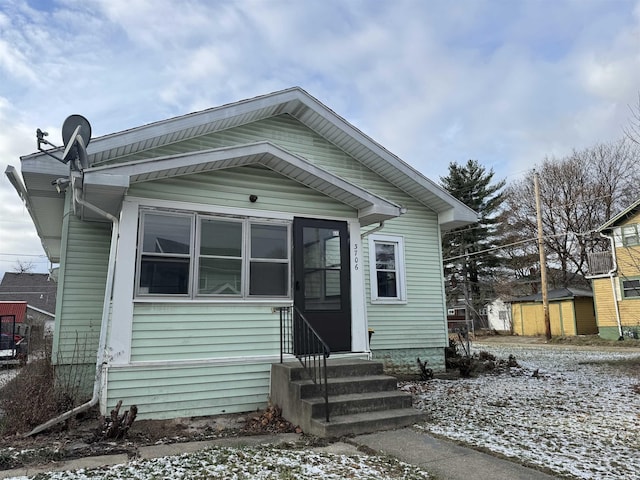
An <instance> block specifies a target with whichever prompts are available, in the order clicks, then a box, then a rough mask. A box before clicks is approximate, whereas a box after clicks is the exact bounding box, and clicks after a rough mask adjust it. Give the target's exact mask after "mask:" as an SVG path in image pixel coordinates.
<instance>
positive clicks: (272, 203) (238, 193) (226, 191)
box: [129, 167, 357, 217]
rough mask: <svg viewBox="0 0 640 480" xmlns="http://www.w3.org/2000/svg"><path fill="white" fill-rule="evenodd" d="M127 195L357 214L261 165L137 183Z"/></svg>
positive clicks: (329, 213) (334, 214)
mask: <svg viewBox="0 0 640 480" xmlns="http://www.w3.org/2000/svg"><path fill="white" fill-rule="evenodd" d="M129 195H132V196H136V197H145V198H155V199H161V200H169V201H175V202H193V203H200V204H205V205H220V206H223V207H230V208H231V207H236V208H252V209H259V210H265V211H276V212H288V213H297V214H306V215H327V216H333V217H356V216H357V212H356V211H355V209H353V208H351V207H349V206H347V205H345V204H343V203H340V202H338V201H336V200H333V199H332V198H329V197H327V196H325V195H323V194H321V193H319V192H317V191H315V190H312V189H310V188H308V187H305V186H304V185H301V184H299V183H298V182H295V181H293V180H290V179H288V178H286V177H283V176H282V175H280V174H278V173H276V172H274V171H272V170H269V169H267V168H261V167H240V168H232V169H228V170H221V171H217V172H212V173H198V174H193V175H184V176H181V177H175V178H171V179H166V180H157V181H153V182H144V183H139V184H135V185H133V186H132V187H131V188H130V189H129ZM250 195H256V196H257V197H258V200H257V201H256V202H255V203H251V202H250V201H249V196H250ZM176 207H179V205H176Z"/></svg>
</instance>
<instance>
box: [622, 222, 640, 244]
mask: <svg viewBox="0 0 640 480" xmlns="http://www.w3.org/2000/svg"><path fill="white" fill-rule="evenodd" d="M622 244H623V245H624V246H625V247H631V246H634V245H640V235H639V234H638V225H635V224H634V225H625V226H624V227H622Z"/></svg>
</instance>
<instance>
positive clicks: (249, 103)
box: [87, 87, 302, 155]
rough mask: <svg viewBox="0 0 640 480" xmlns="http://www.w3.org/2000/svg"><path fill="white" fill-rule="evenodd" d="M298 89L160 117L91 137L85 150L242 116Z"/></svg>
mask: <svg viewBox="0 0 640 480" xmlns="http://www.w3.org/2000/svg"><path fill="white" fill-rule="evenodd" d="M299 91H302V90H301V89H300V88H299V87H294V88H290V89H287V90H282V91H280V92H275V93H270V94H267V95H262V96H259V97H254V98H249V99H246V100H241V101H239V102H235V103H229V104H225V105H221V106H218V107H213V108H209V109H206V110H202V111H199V112H193V113H188V114H186V115H181V116H179V117H173V118H168V119H165V120H160V121H158V122H153V123H150V124H147V125H142V126H140V127H135V128H132V129H129V130H124V131H122V132H117V133H113V134H110V135H106V136H104V137H100V138H96V139H92V142H91V144H90V145H89V147H88V148H87V150H88V152H87V153H88V154H89V155H91V154H92V153H96V152H99V151H104V150H109V149H113V148H119V147H123V146H126V145H130V144H133V143H137V142H144V141H146V140H149V139H151V138H157V137H162V136H165V135H171V134H174V133H176V132H180V131H182V130H187V129H190V128H196V127H200V126H202V125H206V124H208V123H215V122H218V121H220V120H227V119H231V118H233V117H241V116H243V115H247V114H250V113H252V112H255V111H258V110H261V109H264V108H273V107H277V106H278V105H282V106H284V105H286V104H287V103H288V102H291V101H295V100H298V99H299V93H298V92H299ZM280 113H290V112H289V111H288V109H287V108H283V109H282V112H280ZM234 126H235V124H234Z"/></svg>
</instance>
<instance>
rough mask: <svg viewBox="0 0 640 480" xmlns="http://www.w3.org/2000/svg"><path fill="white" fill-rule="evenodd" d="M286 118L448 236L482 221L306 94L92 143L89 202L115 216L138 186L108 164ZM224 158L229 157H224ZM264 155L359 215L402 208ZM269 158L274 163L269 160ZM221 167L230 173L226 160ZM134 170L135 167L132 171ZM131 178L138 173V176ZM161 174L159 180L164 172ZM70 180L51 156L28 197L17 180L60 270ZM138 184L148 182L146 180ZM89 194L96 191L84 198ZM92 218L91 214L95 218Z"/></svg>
mask: <svg viewBox="0 0 640 480" xmlns="http://www.w3.org/2000/svg"><path fill="white" fill-rule="evenodd" d="M282 114H288V115H290V116H292V117H294V118H296V119H297V120H298V121H300V122H301V123H302V124H304V125H306V126H307V127H308V128H310V129H311V130H313V131H314V132H316V133H317V134H319V135H321V136H322V137H324V138H325V139H327V140H328V141H329V142H331V143H333V144H334V145H336V146H337V147H338V148H340V149H341V150H343V151H344V152H346V153H347V154H349V155H350V156H352V157H353V158H355V159H356V160H357V161H359V162H361V163H362V164H363V165H365V166H366V167H367V168H369V169H371V170H372V171H374V172H376V173H377V174H378V175H380V176H381V177H383V178H385V179H386V180H387V181H389V182H390V183H392V184H393V185H395V186H396V187H397V188H399V189H401V190H403V191H405V192H406V193H407V194H408V195H410V196H412V197H413V198H415V199H416V200H418V201H419V202H421V203H422V204H423V205H425V206H426V207H428V208H430V209H432V210H433V211H435V212H436V213H437V214H438V219H439V224H440V228H441V229H442V230H449V229H452V228H457V227H461V226H464V225H467V224H469V223H474V222H476V221H477V214H476V213H475V212H474V211H473V210H471V209H469V208H468V207H467V206H466V205H464V204H463V203H462V202H460V201H458V200H457V199H455V198H454V197H453V196H451V195H450V194H449V193H448V192H446V191H445V190H444V189H442V188H441V187H439V186H438V185H437V184H435V183H434V182H433V181H431V180H429V179H428V178H426V177H425V176H424V175H422V174H421V173H420V172H418V171H417V170H415V169H414V168H412V167H411V166H410V165H408V164H407V163H405V162H404V161H402V160H401V159H400V158H398V157H397V156H395V155H393V154H392V153H391V152H389V151H388V150H386V149H385V148H384V147H382V146H381V145H380V144H378V143H377V142H375V141H374V140H373V139H371V138H370V137H368V136H367V135H365V134H364V133H362V132H361V131H360V130H358V129H357V128H356V127H354V126H353V125H351V124H350V123H349V122H347V121H346V120H345V119H343V118H342V117H340V116H339V115H337V114H336V113H335V112H333V111H332V110H331V109H329V108H328V107H326V106H325V105H323V104H322V103H321V102H319V101H318V100H317V99H315V98H314V97H312V96H311V95H309V94H308V93H307V92H305V91H304V90H302V89H301V88H299V87H293V88H289V89H286V90H282V91H278V92H274V93H270V94H267V95H263V96H259V97H255V98H251V99H248V100H243V101H240V102H236V103H231V104H227V105H223V106H220V107H215V108H210V109H207V110H203V111H200V112H195V113H191V114H188V115H183V116H179V117H175V118H170V119H167V120H162V121H160V122H155V123H151V124H148V125H143V126H140V127H136V128H133V129H130V130H125V131H122V132H118V133H113V134H110V135H105V136H103V137H99V138H95V139H92V140H91V143H90V144H89V146H88V148H87V153H88V160H89V165H90V168H89V169H88V170H86V171H85V175H84V176H85V178H84V182H82V188H83V194H86V193H87V192H89V191H90V190H91V189H93V190H94V191H95V192H101V193H102V197H103V200H104V201H105V206H106V207H109V208H113V207H114V205H115V204H117V202H118V199H119V198H121V196H122V195H123V194H124V192H126V189H127V188H128V186H129V183H128V182H129V181H135V180H132V178H131V177H130V176H129V171H126V170H125V171H124V173H123V170H122V169H119V170H118V171H120V173H123V174H122V175H121V174H114V173H113V172H115V171H116V170H115V169H117V168H118V166H116V165H112V166H111V167H107V165H106V162H108V161H109V160H110V159H113V158H118V157H122V156H125V155H132V154H135V153H137V152H142V151H145V150H149V149H152V148H157V147H161V146H163V145H168V144H172V143H175V142H179V141H183V140H187V139H189V138H194V137H197V136H201V135H205V134H208V133H212V132H217V131H221V130H225V129H228V128H232V127H236V126H240V125H244V124H248V123H252V122H256V121H259V120H262V119H265V118H269V117H272V116H276V115H282ZM264 146H265V149H266V150H268V149H271V148H273V147H275V146H273V145H269V146H267V144H266V143H265V145H264ZM245 147H247V148H248V147H250V146H248V145H247V146H245ZM275 148H279V147H275ZM219 151H220V152H223V151H224V149H220V150H219ZM203 153H204V152H203ZM208 154H210V155H215V153H214V152H213V151H210V152H208ZM262 154H264V155H267V156H268V157H270V159H269V162H270V164H269V165H268V166H269V168H274V167H275V168H279V169H280V170H279V171H280V172H281V173H283V174H285V175H287V176H290V175H288V174H287V173H284V172H288V171H291V172H292V173H291V174H292V175H294V176H290V178H294V179H296V180H298V181H301V179H302V178H303V177H305V174H306V175H307V176H308V177H309V178H308V183H304V182H301V183H304V184H305V185H309V186H310V187H312V188H316V187H314V186H313V185H316V186H317V187H318V188H316V189H317V190H319V191H323V192H324V193H325V194H327V195H330V196H333V194H337V195H339V196H340V198H342V199H347V198H350V200H349V201H347V200H341V201H345V202H346V203H347V204H349V205H352V206H354V207H355V208H358V209H359V210H360V209H361V208H362V207H361V206H357V204H362V202H363V201H364V202H365V203H366V201H367V199H368V200H369V201H373V203H372V204H371V206H370V208H371V209H372V210H374V211H375V210H379V211H383V210H389V209H393V208H395V207H397V206H396V205H394V204H392V203H391V202H389V201H386V200H384V199H382V198H381V197H377V196H376V195H374V194H372V193H371V192H367V191H365V190H363V189H362V188H360V187H357V186H355V185H353V184H350V183H349V182H346V181H345V180H344V179H340V178H339V177H337V176H335V175H332V174H330V173H329V172H327V171H326V170H322V169H321V168H319V167H317V166H315V165H313V164H311V163H310V162H308V161H306V160H304V159H302V158H300V157H299V156H296V155H293V154H291V153H290V152H286V151H284V150H282V149H279V150H278V151H277V152H274V151H270V152H267V151H265V152H262ZM250 155H253V160H251V161H252V162H253V163H261V162H262V161H263V160H260V159H259V158H258V157H260V155H261V154H260V153H255V154H250ZM178 157H179V156H175V157H173V158H174V159H176V161H177V159H178ZM190 157H191V158H193V159H194V160H195V159H196V156H195V155H193V154H190ZM264 158H265V160H264V161H265V162H266V161H267V160H266V157H264ZM238 159H239V157H238V156H237V155H236V156H234V157H232V163H234V162H235V163H241V162H240V161H239V160H238ZM156 160H157V159H156ZM165 160H167V162H165V163H167V164H169V163H170V162H169V161H168V160H169V159H168V158H167V159H165ZM139 162H140V163H141V164H142V163H144V161H139ZM202 163H207V162H201V163H200V164H201V165H202ZM217 163H218V165H222V160H221V161H220V162H217ZM262 164H265V163H262ZM212 166H214V165H213V163H208V167H212ZM129 167H132V164H130V165H129ZM147 167H148V165H147ZM183 167H184V168H185V173H188V172H187V170H186V169H187V166H186V165H184V166H183ZM208 167H207V168H208ZM312 167H313V168H312ZM216 168H219V167H216ZM129 170H132V168H130V169H129ZM170 170H171V168H169V169H165V170H164V172H168V171H170ZM294 170H295V172H294ZM154 174H159V172H155V173H154ZM68 175H69V170H68V167H67V166H66V165H63V164H62V163H59V162H56V161H55V160H53V159H51V158H50V157H48V156H46V155H45V154H43V153H36V154H32V155H27V156H25V157H22V177H23V179H24V183H25V186H26V188H24V192H23V191H21V188H20V185H18V186H16V185H15V184H16V183H18V182H17V181H16V180H12V183H14V186H16V189H17V190H18V191H19V193H20V194H21V197H23V200H24V201H25V203H26V204H27V207H28V208H29V212H30V213H31V215H32V217H33V219H34V223H35V224H36V228H37V229H38V233H39V235H40V237H41V239H42V241H43V245H44V247H45V251H46V252H47V254H48V255H49V257H50V258H51V259H52V261H54V262H57V261H58V257H59V237H60V232H61V226H60V225H58V224H56V223H55V222H59V221H60V219H61V218H62V211H63V205H64V198H63V196H62V195H58V194H57V193H56V190H55V188H54V187H52V185H51V182H52V181H54V180H55V179H56V178H59V177H65V176H68ZM10 178H11V177H10ZM138 178H139V179H140V178H141V177H138ZM332 182H335V183H336V184H339V187H338V188H336V189H333V190H332V188H331V186H330V183H332ZM354 187H355V188H354ZM85 188H86V189H88V190H86V191H84V189H85ZM25 192H26V194H25ZM374 200H375V201H374ZM374 204H376V205H374ZM365 208H369V207H365ZM86 213H87V214H89V212H86ZM387 213H389V212H387ZM384 216H385V215H378V216H377V217H376V215H372V216H370V217H369V219H364V221H365V222H366V221H370V220H373V221H376V220H375V218H380V219H382V218H383V217H384ZM387 218H390V217H389V216H387ZM361 220H362V217H361Z"/></svg>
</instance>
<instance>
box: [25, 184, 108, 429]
mask: <svg viewBox="0 0 640 480" xmlns="http://www.w3.org/2000/svg"><path fill="white" fill-rule="evenodd" d="M76 178H77V177H72V179H71V188H72V191H73V202H74V203H78V204H80V205H82V206H83V207H86V208H88V209H90V210H92V211H94V212H96V213H97V214H98V215H101V216H103V217H104V218H106V219H108V220H110V221H111V222H112V224H113V228H112V229H111V247H110V249H109V264H108V269H107V282H106V285H105V292H104V302H103V305H102V321H101V323H100V338H99V340H98V353H97V355H96V375H95V381H94V384H93V396H92V397H91V400H89V401H88V402H86V403H83V404H82V405H79V406H77V407H75V408H74V409H72V410H69V411H68V412H65V413H63V414H62V415H59V416H57V417H55V418H52V419H51V420H49V421H47V422H45V423H43V424H41V425H38V426H37V427H35V428H34V429H33V430H31V431H30V432H29V433H27V434H25V437H29V436H31V435H35V434H36V433H39V432H42V431H43V430H46V429H47V428H49V427H52V426H53V425H56V424H58V423H61V422H64V421H65V420H66V419H68V418H71V417H73V416H74V415H77V414H78V413H81V412H84V411H86V410H89V409H90V408H91V407H93V406H95V405H96V404H97V403H98V401H99V400H100V393H101V387H102V371H103V368H104V364H105V363H106V362H105V350H106V343H107V324H108V321H109V311H110V307H111V294H112V292H113V278H114V273H115V264H116V253H117V246H118V236H119V233H120V222H119V221H118V219H117V218H116V217H115V216H113V215H111V214H110V213H108V212H105V211H104V210H102V209H101V208H99V207H96V206H95V205H93V204H91V203H89V202H87V201H86V200H84V199H82V198H80V195H79V192H80V191H81V190H80V189H79V188H76V187H75V180H76Z"/></svg>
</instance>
